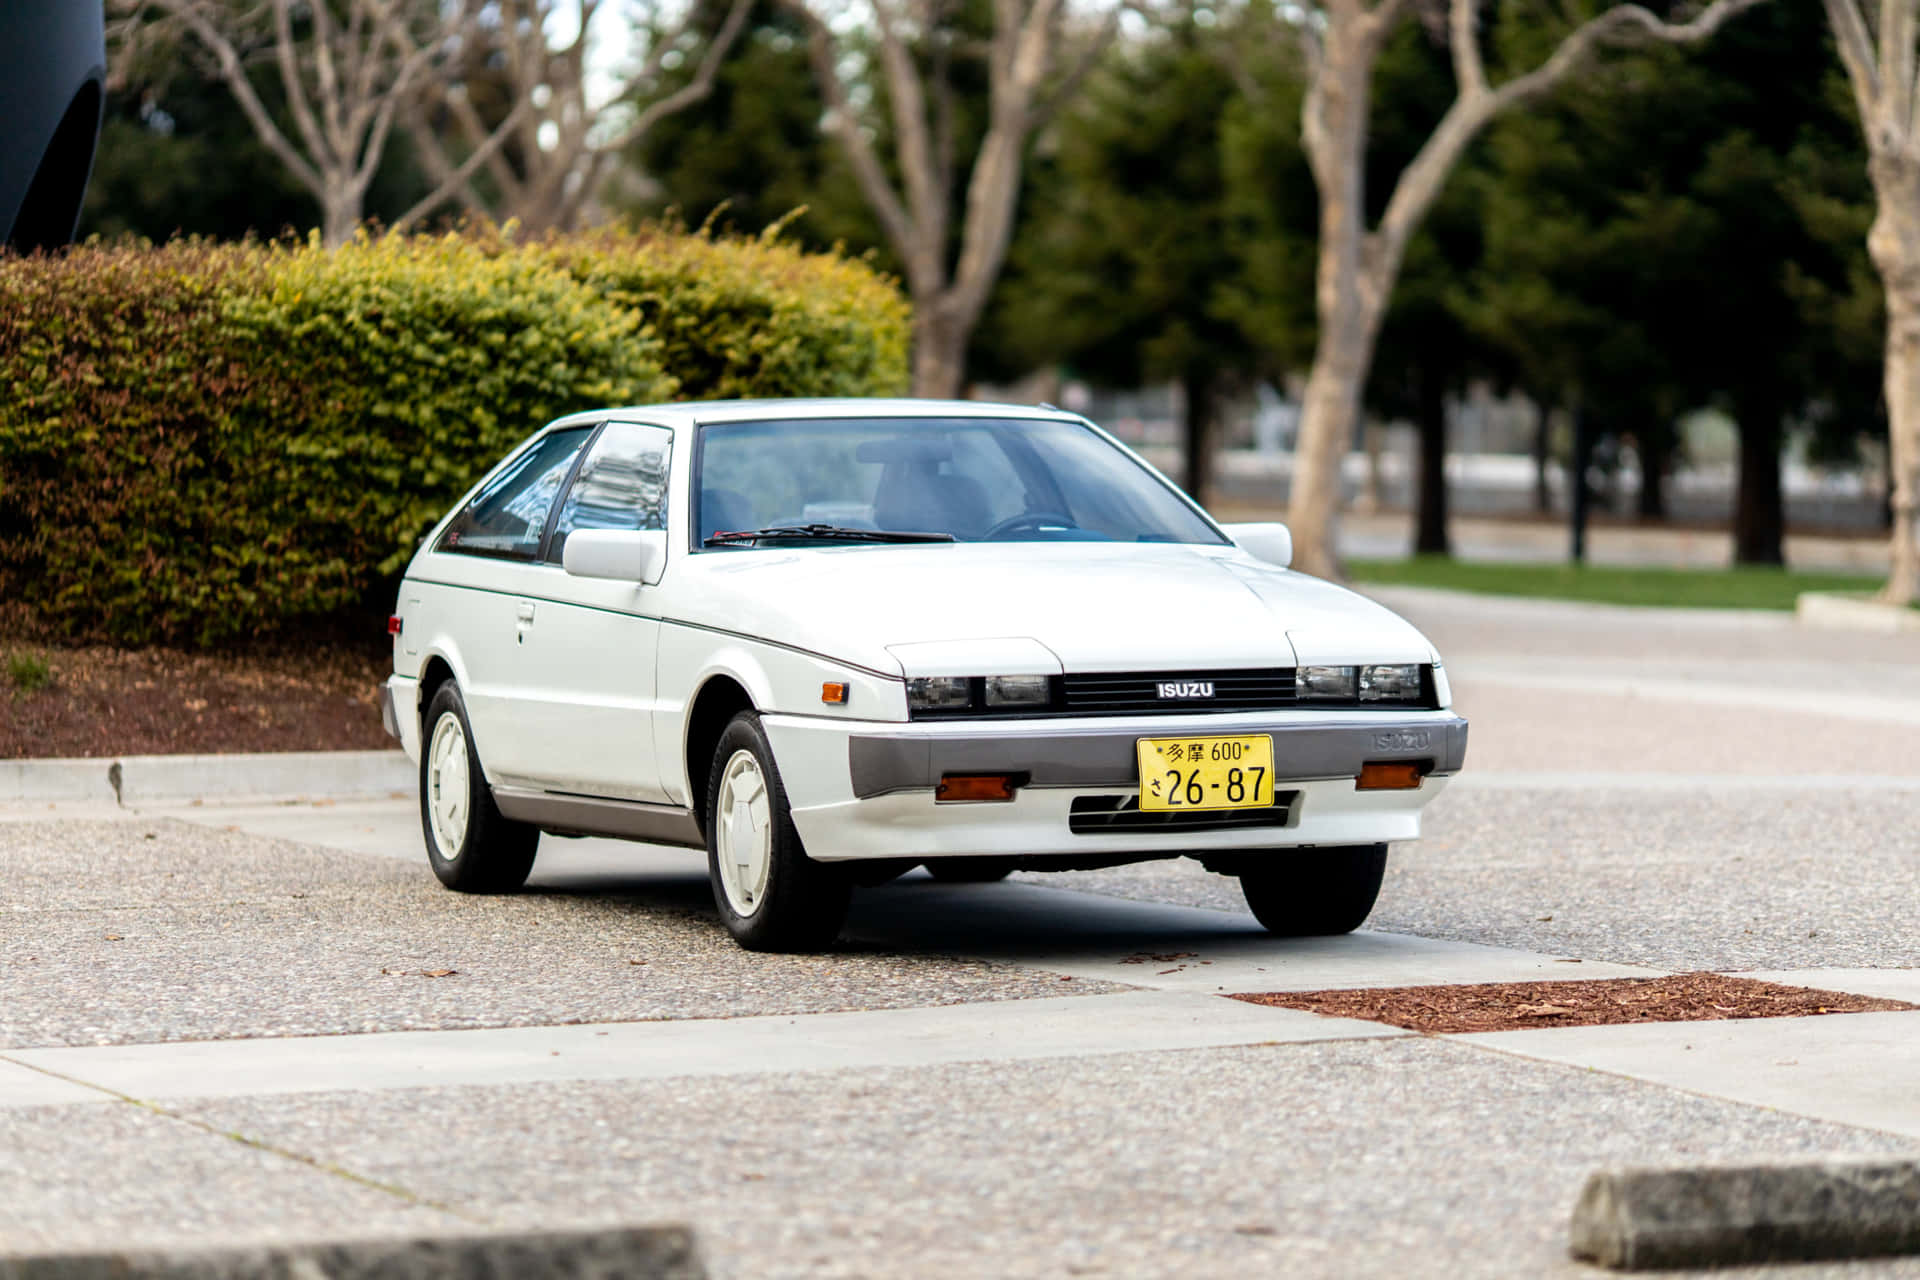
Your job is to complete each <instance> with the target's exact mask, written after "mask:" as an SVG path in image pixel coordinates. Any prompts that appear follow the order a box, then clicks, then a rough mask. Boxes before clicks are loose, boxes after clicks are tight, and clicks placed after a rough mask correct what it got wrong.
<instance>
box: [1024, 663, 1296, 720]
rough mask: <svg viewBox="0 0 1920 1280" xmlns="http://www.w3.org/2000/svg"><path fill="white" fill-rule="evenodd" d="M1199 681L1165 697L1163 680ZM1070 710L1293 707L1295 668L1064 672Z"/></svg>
mask: <svg viewBox="0 0 1920 1280" xmlns="http://www.w3.org/2000/svg"><path fill="white" fill-rule="evenodd" d="M1163 684H1167V685H1181V686H1192V685H1200V686H1204V687H1207V688H1209V689H1211V694H1210V695H1202V694H1201V693H1200V692H1199V691H1198V690H1194V691H1193V692H1192V693H1190V694H1188V695H1187V696H1175V697H1167V698H1163V697H1161V696H1160V686H1161V685H1163ZM1061 686H1062V688H1061V693H1062V697H1063V701H1064V707H1065V710H1067V711H1068V712H1070V713H1072V714H1075V715H1096V716H1098V715H1153V714H1155V713H1156V712H1160V713H1166V714H1170V715H1171V714H1182V713H1184V714H1191V713H1193V712H1195V711H1267V710H1271V709H1273V708H1276V707H1291V706H1293V705H1294V702H1295V700H1296V695H1295V691H1294V680H1293V668H1292V667H1272V668H1268V669H1265V670H1253V671H1121V672H1110V673H1105V672H1103V673H1099V674H1089V675H1069V676H1063V677H1062V678H1061Z"/></svg>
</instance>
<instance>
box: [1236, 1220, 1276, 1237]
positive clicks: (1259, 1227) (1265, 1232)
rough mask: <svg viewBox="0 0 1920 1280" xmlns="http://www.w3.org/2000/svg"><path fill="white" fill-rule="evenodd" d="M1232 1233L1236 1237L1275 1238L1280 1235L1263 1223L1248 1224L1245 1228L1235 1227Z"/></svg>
mask: <svg viewBox="0 0 1920 1280" xmlns="http://www.w3.org/2000/svg"><path fill="white" fill-rule="evenodd" d="M1233 1233H1234V1234H1235V1235H1237V1236H1277V1235H1279V1234H1280V1233H1279V1232H1278V1231H1276V1230H1274V1229H1273V1228H1272V1227H1270V1226H1268V1225H1267V1224H1266V1223H1264V1222H1254V1223H1248V1224H1247V1225H1245V1226H1240V1227H1235V1228H1234V1229H1233Z"/></svg>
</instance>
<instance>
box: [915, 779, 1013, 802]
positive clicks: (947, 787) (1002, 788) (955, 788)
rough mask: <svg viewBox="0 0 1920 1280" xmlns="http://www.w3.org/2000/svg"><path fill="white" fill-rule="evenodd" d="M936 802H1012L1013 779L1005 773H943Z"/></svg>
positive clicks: (936, 789) (936, 792)
mask: <svg viewBox="0 0 1920 1280" xmlns="http://www.w3.org/2000/svg"><path fill="white" fill-rule="evenodd" d="M933 798H934V799H935V800H1011V799H1013V777H1012V775H1011V774H1005V773H943V774H941V775H940V785H939V786H938V787H936V788H935V789H934V792H933Z"/></svg>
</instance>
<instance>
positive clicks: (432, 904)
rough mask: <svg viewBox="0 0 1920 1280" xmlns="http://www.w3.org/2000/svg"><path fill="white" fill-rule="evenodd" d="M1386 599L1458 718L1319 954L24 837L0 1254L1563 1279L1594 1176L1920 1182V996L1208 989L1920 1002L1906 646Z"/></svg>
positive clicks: (1230, 910)
mask: <svg viewBox="0 0 1920 1280" xmlns="http://www.w3.org/2000/svg"><path fill="white" fill-rule="evenodd" d="M1382 595H1383V596H1390V597H1391V599H1392V602H1393V603H1395V604H1396V605H1397V606H1398V607H1401V608H1403V610H1404V611H1405V612H1406V613H1408V614H1409V616H1411V617H1413V618H1414V620H1415V621H1417V622H1419V623H1420V624H1422V625H1423V626H1424V627H1426V628H1427V629H1428V631H1429V633H1430V634H1431V635H1432V636H1433V637H1434V638H1435V640H1436V641H1437V643H1438V644H1439V645H1440V647H1441V650H1442V652H1443V653H1445V654H1446V655H1447V659H1448V666H1449V671H1450V673H1451V675H1452V679H1453V682H1454V686H1455V690H1456V695H1457V700H1458V703H1459V705H1460V707H1461V709H1462V711H1463V712H1464V713H1465V714H1466V715H1467V716H1469V718H1471V719H1472V721H1473V740H1472V745H1471V748H1470V751H1469V756H1468V767H1469V773H1468V775H1466V776H1465V777H1463V778H1462V779H1461V780H1460V781H1459V783H1457V784H1456V785H1454V786H1453V787H1451V788H1450V789H1449V790H1448V791H1447V792H1445V793H1444V794H1443V795H1441V796H1440V797H1439V798H1438V799H1437V800H1436V801H1435V803H1434V806H1433V809H1432V810H1431V811H1430V812H1431V822H1430V825H1429V838H1428V839H1427V840H1425V841H1423V842H1421V843H1419V844H1417V845H1409V846H1404V847H1401V848H1399V849H1397V850H1396V851H1395V853H1394V856H1393V859H1392V862H1391V864H1390V872H1389V880H1388V884H1387V887H1386V889H1385V891H1384V892H1383V894H1382V898H1381V903H1380V906H1379V908H1378V910H1377V911H1376V913H1375V916H1374V918H1373V920H1372V921H1371V922H1370V927H1369V929H1368V930H1367V931H1364V932H1362V933H1360V934H1356V935H1354V936H1352V937H1350V938H1345V939H1333V940H1321V941H1314V942H1292V943H1289V942H1278V941H1274V940H1271V939H1267V938H1266V937H1265V936H1264V935H1262V934H1261V933H1259V932H1258V930H1257V928H1256V927H1255V925H1254V924H1253V922H1252V920H1251V918H1250V917H1249V916H1248V915H1247V914H1246V912H1245V911H1244V909H1243V908H1242V907H1241V905H1240V903H1239V901H1238V894H1237V890H1236V887H1235V885H1234V884H1233V882H1232V881H1229V880H1223V879H1220V878H1218V877H1214V876H1211V875H1209V874H1207V873H1206V872H1204V871H1203V870H1201V869H1199V868H1198V867H1197V865H1193V864H1187V863H1164V864H1149V865H1146V866H1142V867H1135V868H1123V869H1119V870H1114V871H1105V872H1088V873H1077V874H1072V875H1061V876H1026V875H1022V876H1018V877H1015V879H1014V880H1012V881H1010V882H1007V883H1004V884H999V885H988V886H975V887H952V886H942V885H937V884H934V883H933V882H931V881H930V880H928V879H926V878H925V877H924V876H921V875H915V876H910V877H908V878H906V879H904V880H901V881H898V882H895V883H894V884H891V885H888V886H884V887H881V888H879V889H874V890H870V891H866V892H863V893H861V894H860V895H859V897H858V899H857V901H856V906H855V913H854V918H853V921H852V924H851V925H850V928H849V931H848V937H847V941H846V943H845V945H844V946H843V947H841V948H840V949H838V950H836V951H835V952H833V953H830V954H828V955H825V956H818V957H762V956H748V955H746V954H745V953H742V952H739V951H737V950H736V949H735V948H733V947H732V945H731V943H729V942H727V941H726V940H725V937H724V934H723V933H721V931H720V929H719V927H718V925H717V923H716V922H715V920H714V918H713V912H712V908H711V904H710V901H709V899H708V898H707V895H706V889H705V883H704V874H703V871H704V869H703V867H702V866H701V863H700V860H699V859H698V858H697V856H693V855H687V854H684V853H678V852H673V851H667V850H650V849H644V848H639V847H636V846H624V845H616V844H611V843H606V842H597V841H548V842H547V846H546V847H543V850H542V854H541V861H540V864H539V865H538V867H537V869H536V872H535V879H534V882H533V885H532V886H531V888H530V891H529V892H527V893H525V894H522V895H518V896H515V897H512V898H507V899H493V900H487V899H473V898H463V897H458V896H456V895H452V894H447V893H445V892H444V891H442V890H440V889H439V888H438V886H437V884H435V882H433V880H432V879H431V876H430V875H429V874H428V872H427V870H426V868H425V866H424V861H423V859H422V857H421V855H420V854H419V851H418V836H417V833H416V832H415V831H414V829H413V823H414V821H415V820H414V818H413V815H412V812H411V808H410V806H409V805H408V804H407V803H406V802H404V801H400V802H393V801H388V802H373V803H366V804H347V803H341V804H331V805H321V806H273V807H257V808H247V807H244V806H239V807H223V808H214V807H206V808H199V809H185V810H177V811H172V812H167V813H159V812H127V811H118V812H112V813H94V812H88V813H69V812H54V813H47V812H45V811H38V812H32V813H27V812H15V813H12V814H8V815H6V817H5V819H4V820H0V1251H3V1250H6V1249H42V1248H55V1247H79V1246H98V1245H100V1244H103V1243H108V1242H114V1243H120V1242H127V1241H136V1242H143V1243H167V1242H178V1241H197V1242H204V1241H206V1240H208V1239H222V1240H260V1239H285V1238H313V1237H317V1236H326V1235H336V1234H343V1233H344V1234H352V1235H362V1234H385V1233H390V1232H410V1231H418V1230H426V1231H448V1230H452V1231H460V1230H473V1229H479V1228H481V1227H508V1226H561V1225H576V1224H577V1225H587V1224H601V1223H636V1222H651V1221H664V1220H680V1221H687V1222H690V1223H692V1224H693V1226H694V1227H695V1228H696V1230H697V1231H698V1232H699V1233H700V1237H701V1240H702V1247H703V1249H704V1250H705V1252H706V1255H707V1258H708V1260H709V1263H710V1264H711V1265H712V1266H713V1268H714V1269H715V1271H716V1272H717V1273H719V1274H723V1275H729V1276H742V1277H745V1276H762V1275H835V1276H839V1275H871V1276H883V1275H884V1276H899V1275H968V1276H971V1275H980V1276H990V1275H992V1276H998V1275H1036V1276H1064V1275H1107V1276H1156V1275H1176V1274H1177V1275H1181V1276H1196V1275H1207V1276H1213V1275H1219V1276H1227V1275H1236V1276H1237V1275H1243V1274H1246V1273H1248V1272H1250V1271H1254V1270H1270V1271H1279V1272H1284V1273H1287V1274H1298V1275H1308V1276H1319V1275H1326V1276H1335V1275H1340V1276H1347V1275H1357V1274H1385V1273H1394V1274H1403V1275H1413V1276H1421V1275H1439V1274H1443V1273H1445V1274H1448V1275H1452V1276H1461V1275H1465V1276H1536V1275H1574V1274H1577V1273H1580V1272H1581V1270H1582V1269H1581V1268H1579V1267H1577V1266H1576V1265H1575V1264H1572V1263H1570V1262H1568V1261H1566V1260H1565V1257H1564V1247H1565V1223H1566V1216H1567V1213H1568V1211H1569V1209H1570V1207H1571V1204H1572V1201H1573V1197H1574V1195H1575V1193H1576V1192H1577V1190H1578V1188H1579V1185H1580V1183H1581V1181H1582V1180H1583V1179H1584V1177H1585V1176H1586V1174H1587V1173H1588V1172H1589V1171H1591V1170H1593V1169H1595V1168H1598V1167H1602V1166H1615V1165H1622V1164H1667V1163H1674V1162H1699V1161H1703V1160H1765V1159H1793V1158H1800V1157H1807V1156H1827V1155H1851V1154H1884V1153H1901V1154H1908V1155H1920V1013H1911V1014H1870V1015H1845V1016H1836V1017H1831V1018H1819V1019H1804V1020H1795V1021H1792V1022H1788V1021H1786V1020H1781V1021H1778V1022H1749V1023H1740V1024H1689V1025H1685V1026H1669V1027H1637V1028H1608V1029H1599V1030H1591V1031H1590V1030H1579V1029H1575V1030H1569V1031H1537V1032H1511V1033H1502V1034H1501V1035H1496V1036H1480V1037H1426V1036H1414V1035H1408V1034H1402V1033H1397V1032H1393V1031H1392V1030H1391V1029H1389V1028H1383V1027H1379V1026H1376V1025H1374V1024H1366V1023H1354V1022H1348V1021H1343V1020H1336V1019H1322V1018H1317V1017H1315V1016H1314V1015H1311V1014H1304V1013H1298V1012H1295V1011H1289V1010H1278V1009H1266V1008H1258V1007H1255V1006H1251V1005H1247V1004H1244V1003H1242V1002H1236V1001H1227V1000H1223V999H1220V998H1219V997H1220V996H1221V995H1222V994H1224V993H1227V992H1232V991H1255V990H1279V989H1311V988H1315V987H1322V986H1372V985H1392V984H1402V983H1424V982H1455V981H1490V980H1501V981H1525V980H1528V979H1531V978H1549V979H1561V978H1566V977H1570V976H1589V977H1598V976H1607V975H1615V974H1630V973H1639V972H1670V971H1679V970H1687V969H1699V968H1711V969H1720V970H1730V971H1765V972H1767V973H1768V974H1770V975H1778V976H1780V977H1782V978H1783V979H1784V980H1789V981H1795V982H1801V983H1804V984H1810V985H1824V986H1830V987H1834V988H1836V989H1844V990H1861V991H1866V992H1869V993H1872V994H1886V995H1893V996H1895V997H1899V998H1906V999H1908V1000H1912V1001H1915V1002H1920V943H1917V942H1916V941H1915V940H1916V938H1920V929H1916V927H1915V926H1916V924H1920V920H1916V914H1917V913H1920V906H1916V905H1915V904H1916V903H1920V892H1916V890H1920V884H1916V880H1917V879H1920V822H1916V820H1915V819H1916V814H1920V753H1915V752H1914V750H1913V748H1912V745H1911V744H1912V743H1913V742H1914V741H1915V740H1916V738H1915V734H1914V730H1915V726H1916V723H1920V685H1916V684H1915V683H1914V681H1913V679H1912V672H1913V671H1914V670H1915V669H1916V667H1915V664H1916V659H1920V644H1916V643H1915V641H1914V640H1913V639H1912V638H1907V639H1904V640H1899V639H1894V638H1888V637H1874V636H1859V635H1851V634H1845V633H1816V632H1807V631H1802V630H1799V629H1797V628H1795V627H1794V626H1792V625H1791V624H1790V623H1786V622H1784V621H1781V620H1776V619H1765V618H1753V617H1733V618H1727V617H1720V616H1711V615H1709V616H1697V615H1685V614H1672V615H1669V614H1664V613H1646V612H1637V611H1636V612H1632V613H1628V612H1625V611H1615V610H1605V609H1593V608H1583V607H1579V606H1542V605H1527V604H1520V603H1510V602H1485V601H1464V600H1461V599H1457V598H1448V597H1444V596H1437V595H1427V594H1421V593H1415V592H1394V593H1386V592H1383V593H1382ZM1719 1274H1734V1273H1719ZM1784 1274H1792V1275H1794V1276H1796V1277H1798V1276H1802V1275H1809V1276H1811V1275H1821V1276H1824V1275H1861V1276H1894V1275H1900V1276H1906V1275H1914V1276H1920V1262H1915V1261H1895V1262H1879V1263H1870V1264H1856V1265H1852V1266H1833V1267H1813V1268H1806V1269H1795V1270H1793V1271H1792V1272H1790V1273H1784Z"/></svg>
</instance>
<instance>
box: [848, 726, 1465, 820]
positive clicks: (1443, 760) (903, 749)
mask: <svg viewBox="0 0 1920 1280" xmlns="http://www.w3.org/2000/svg"><path fill="white" fill-rule="evenodd" d="M1223 733H1230V734H1248V733H1265V734H1270V735H1272V737H1273V776H1274V781H1276V782H1301V781H1307V780H1311V779H1314V778H1353V777H1358V776H1359V773H1360V766H1361V765H1363V764H1365V763H1367V762H1368V761H1370V760H1423V761H1427V762H1429V764H1430V771H1431V772H1433V773H1458V772H1459V771H1460V767H1461V766H1462V765H1463V764H1465V763H1466V758H1467V722H1466V721H1465V720H1463V719H1461V718H1460V717H1459V716H1435V715H1433V714H1432V713H1428V714H1427V715H1426V716H1424V717H1422V718H1420V719H1413V718H1411V717H1409V718H1408V719H1407V720H1405V721H1401V722H1397V723H1395V722H1381V721H1377V720H1376V721H1373V722H1371V723H1368V724H1352V723H1347V724H1342V723H1340V722H1339V721H1337V720H1319V721H1312V722H1309V723H1304V724H1303V723H1300V722H1298V721H1278V722H1275V721H1269V722H1266V723H1261V722H1260V721H1259V720H1258V719H1257V718H1249V717H1235V718H1234V722H1233V723H1232V724H1231V725H1221V726H1219V727H1217V728H1211V727H1210V728H1205V729H1196V728H1194V727H1193V726H1192V724H1191V722H1188V723H1185V724H1182V725H1179V726H1177V727H1176V726H1174V725H1168V726H1167V727H1166V728H1165V729H1163V730H1159V731H1158V733H1157V736H1164V737H1184V736H1186V735H1188V734H1192V735H1194V736H1196V737H1204V736H1206V735H1209V734H1223ZM1154 736H1156V731H1155V730H1153V729H1150V728H1141V727H1137V726H1136V727H1133V728H1129V729H1124V730H1113V729H1100V730H1094V731H1082V732H1076V733H1063V732H1061V731H1059V730H1057V729H1025V730H1018V731H1013V732H1008V733H1003V734H995V735H993V736H991V737H984V736H974V735H968V736H964V737H960V736H956V737H951V738H941V737H927V736H921V735H913V736H909V735H905V734H900V735H887V736H880V735H872V736H856V737H854V738H852V739H850V740H849V741H848V743H847V763H848V766H849V768H850V769H851V771H852V774H853V794H854V795H856V796H858V797H859V798H860V799H862V800H865V799H867V798H869V797H871V796H880V795H886V794H887V793H888V792H890V791H927V790H931V789H932V788H933V786H934V785H935V784H936V783H937V782H938V781H939V779H940V775H941V774H943V773H1024V774H1026V775H1028V785H1029V786H1035V787H1083V788H1084V787H1114V788H1120V789H1130V788H1133V787H1137V786H1139V785H1140V774H1139V765H1138V763H1137V762H1136V760H1135V756H1134V743H1135V742H1136V741H1137V740H1138V739H1140V738H1148V737H1154Z"/></svg>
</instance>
